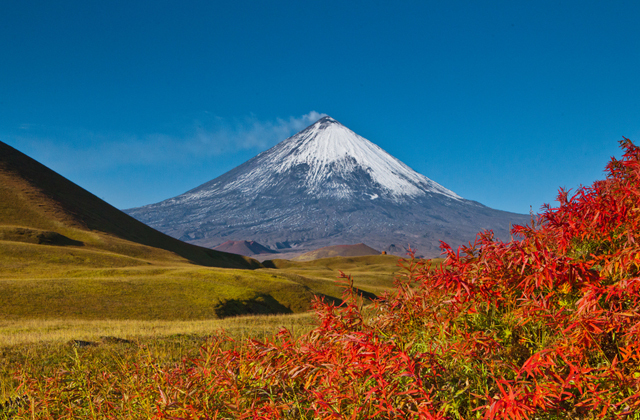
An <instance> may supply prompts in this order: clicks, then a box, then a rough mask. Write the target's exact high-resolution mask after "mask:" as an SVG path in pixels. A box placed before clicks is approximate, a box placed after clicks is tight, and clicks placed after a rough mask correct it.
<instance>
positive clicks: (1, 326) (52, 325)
mask: <svg viewBox="0 0 640 420" xmlns="http://www.w3.org/2000/svg"><path fill="white" fill-rule="evenodd" d="M314 325H315V318H314V315H313V313H311V312H306V313H302V314H291V315H253V316H240V317H231V318H224V319H207V320H190V321H139V320H85V319H47V320H41V319H22V320H14V321H0V348H2V347H10V346H16V345H25V344H29V345H41V344H46V343H69V342H72V341H73V340H82V341H88V342H96V343H100V342H102V341H104V340H105V339H104V337H117V338H120V339H126V340H140V339H145V340H146V339H162V338H163V337H167V336H172V335H180V334H186V335H197V336H207V335H211V334H214V333H216V332H220V331H226V333H228V334H229V335H230V336H231V337H234V338H243V337H259V336H265V335H270V334H272V333H274V332H277V331H278V330H279V329H280V328H287V329H289V330H290V331H292V332H293V333H294V334H298V333H303V332H307V331H309V330H310V329H311V328H313V326H314ZM107 341H108V339H107Z"/></svg>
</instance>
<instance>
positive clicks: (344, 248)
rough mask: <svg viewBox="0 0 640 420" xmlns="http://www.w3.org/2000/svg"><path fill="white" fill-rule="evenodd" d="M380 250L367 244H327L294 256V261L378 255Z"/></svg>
mask: <svg viewBox="0 0 640 420" xmlns="http://www.w3.org/2000/svg"><path fill="white" fill-rule="evenodd" d="M378 254H380V251H376V250H375V249H373V248H371V247H370V246H367V245H365V244H362V243H360V244H355V245H333V246H325V247H324V248H319V249H316V250H315V251H309V252H307V253H305V254H302V255H300V256H298V257H295V258H293V261H311V260H317V259H320V258H331V257H361V256H364V255H378ZM396 258H397V257H396Z"/></svg>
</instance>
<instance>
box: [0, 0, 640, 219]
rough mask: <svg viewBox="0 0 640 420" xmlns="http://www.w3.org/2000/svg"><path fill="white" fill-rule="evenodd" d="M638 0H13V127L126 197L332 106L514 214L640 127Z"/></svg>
mask: <svg viewBox="0 0 640 420" xmlns="http://www.w3.org/2000/svg"><path fill="white" fill-rule="evenodd" d="M639 18H640V2H635V1H600V2H594V1H557V0H556V1H516V2H514V1H446V2H444V1H438V2H436V1H397V2H383V1H372V0H369V1H346V2H345V1H323V2H314V1H308V2H301V1H269V2H266V1H234V2H221V1H189V2H177V1H134V2H131V1H109V2H96V1H87V0H84V1H64V2H50V1H29V0H22V1H17V0H16V1H13V0H9V1H4V2H2V5H0V63H2V64H0V140H1V141H4V142H6V143H8V144H9V145H11V146H13V147H15V148H17V149H18V150H20V151H22V152H24V153H26V154H28V155H30V156H32V157H33V158H35V159H37V160H39V161H40V162H42V163H44V164H45V165H47V166H49V167H50V168H52V169H54V170H56V171H58V172H59V173H61V174H62V175H64V176H66V177H67V178H69V179H70V180H72V181H74V182H75V183H77V184H79V185H81V186H82V187H84V188H86V189H88V190H89V191H91V192H93V193H94V194H96V195H98V196H99V197H101V198H103V199H105V200H106V201H108V202H109V203H111V204H113V205H115V206H116V207H119V208H128V207H134V206H140V205H144V204H149V203H153V202H157V201H160V200H163V199H166V198H169V197H172V196H175V195H178V194H180V193H183V192H185V191H187V190H189V189H191V188H194V187H196V186H197V185H199V184H201V183H203V182H206V181H208V180H211V179H213V178H215V177H217V176H218V175H221V174H222V173H224V172H226V171H228V170H230V169H232V168H233V167H235V166H237V165H239V164H241V163H242V162H244V161H246V160H247V159H249V158H251V157H253V156H254V155H256V154H257V153H259V152H261V151H263V150H266V149H267V148H269V147H271V146H273V145H275V144H276V143H277V142H279V141H281V140H284V139H285V138H286V137H287V136H289V135H291V134H294V133H295V132H296V131H298V130H299V129H301V128H304V127H305V126H306V125H308V124H310V123H312V122H313V119H314V118H315V117H316V116H317V115H319V114H320V113H323V114H328V115H331V116H332V117H334V118H335V119H337V120H338V121H340V122H342V123H343V124H344V125H346V126H347V127H349V128H351V129H352V130H353V131H355V132H356V133H358V134H360V135H362V136H364V137H365V138H367V139H369V140H371V141H373V142H374V143H376V144H378V145H379V146H381V147H382V148H383V149H385V150H386V151H388V152H389V153H391V154H392V155H394V156H396V157H397V158H399V159H400V160H402V161H403V162H405V163H406V164H408V165H409V166H410V167H412V168H413V169H415V170H416V171H418V172H420V173H422V174H424V175H426V176H427V177H429V178H431V179H433V180H434V181H436V182H438V183H440V184H442V185H443V186H445V187H446V188H449V189H451V190H453V191H455V192H456V193H458V194H459V195H461V196H463V197H465V198H469V199H473V200H477V201H479V202H481V203H483V204H486V205H488V206H491V207H494V208H498V209H502V210H509V211H514V212H520V213H528V212H529V209H530V208H533V210H534V211H537V210H539V209H540V206H541V205H542V204H543V203H553V201H554V200H555V196H556V194H557V190H558V188H559V187H566V188H575V187H577V186H578V185H580V184H585V185H588V184H591V183H592V182H593V181H594V180H596V179H601V178H603V176H604V174H603V170H604V166H605V165H606V163H607V162H608V160H609V158H610V157H611V156H620V151H619V148H618V140H620V139H621V138H622V136H625V137H628V138H631V140H634V141H636V142H637V143H640V77H639V76H638V74H640V70H639V69H640V29H639V27H640V25H638V20H639Z"/></svg>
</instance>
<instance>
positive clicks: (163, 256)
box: [0, 142, 260, 269]
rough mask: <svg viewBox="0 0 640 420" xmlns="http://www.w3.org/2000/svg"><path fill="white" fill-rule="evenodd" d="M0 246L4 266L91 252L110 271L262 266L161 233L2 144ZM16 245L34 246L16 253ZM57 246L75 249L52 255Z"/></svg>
mask: <svg viewBox="0 0 640 420" xmlns="http://www.w3.org/2000/svg"><path fill="white" fill-rule="evenodd" d="M0 241H1V242H0V258H2V260H4V259H5V258H4V257H5V255H7V254H11V255H12V256H15V255H16V253H19V252H21V251H22V252H24V253H25V255H29V256H33V254H34V253H36V254H37V253H39V254H42V255H43V258H47V257H46V255H48V254H51V253H53V254H56V255H58V254H60V253H63V254H67V255H69V254H70V253H73V252H79V253H81V254H86V253H87V252H88V253H90V254H91V259H94V260H100V259H102V258H104V262H105V264H106V265H111V264H113V263H114V262H115V260H121V261H122V262H123V263H125V265H129V262H130V259H131V258H141V259H151V260H154V261H163V262H190V263H193V264H198V265H205V266H212V267H227V268H247V269H249V268H257V267H259V266H260V264H259V263H258V262H257V261H255V260H253V259H250V258H246V257H242V256H238V255H233V254H227V253H223V252H217V251H213V250H209V249H206V248H201V247H197V246H193V245H189V244H186V243H184V242H181V241H178V240H177V239H174V238H172V237H170V236H167V235H165V234H163V233H161V232H158V231H157V230H155V229H152V228H150V227H148V226H147V225H145V224H143V223H141V222H139V221H137V220H135V219H134V218H132V217H130V216H128V215H126V214H125V213H123V212H121V211H120V210H118V209H116V208H115V207H113V206H111V205H109V204H108V203H106V202H104V201H103V200H101V199H100V198H98V197H96V196H95V195H93V194H91V193H90V192H88V191H86V190H84V189H83V188H81V187H79V186H78V185H76V184H74V183H73V182H71V181H69V180H67V179H66V178H64V177H62V176H61V175H59V174H57V173H56V172H54V171H52V170H50V169H49V168H47V167H45V166H44V165H42V164H40V163H38V162H36V161H35V160H33V159H31V158H30V157H28V156H26V155H24V154H23V153H21V152H19V151H17V150H16V149H14V148H12V147H11V146H9V145H7V144H5V143H2V142H0ZM7 242H11V243H12V244H10V245H8V244H7ZM16 242H20V243H23V244H28V245H30V246H25V247H22V248H21V249H18V247H16V246H15V245H14V244H15V243H16ZM43 245H46V247H43ZM34 246H35V247H38V248H37V251H34V248H33V247H34ZM56 246H63V247H75V248H77V249H76V250H74V251H68V250H67V251H61V250H53V249H50V248H52V247H56ZM121 257H123V258H121Z"/></svg>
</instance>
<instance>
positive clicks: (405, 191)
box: [224, 116, 461, 200]
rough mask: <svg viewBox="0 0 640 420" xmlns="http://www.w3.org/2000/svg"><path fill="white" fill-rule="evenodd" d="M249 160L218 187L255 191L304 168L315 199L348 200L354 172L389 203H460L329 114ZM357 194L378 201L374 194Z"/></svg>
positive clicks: (446, 191) (445, 190)
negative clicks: (440, 198)
mask: <svg viewBox="0 0 640 420" xmlns="http://www.w3.org/2000/svg"><path fill="white" fill-rule="evenodd" d="M254 160H255V162H254V164H253V165H252V169H251V170H250V171H248V172H245V173H243V174H241V175H240V176H239V177H238V178H237V179H236V180H235V181H233V182H231V183H229V184H227V185H225V186H224V189H225V190H227V191H228V190H233V189H236V190H241V191H243V192H244V193H246V194H250V193H256V192H258V191H260V190H262V189H263V188H266V187H268V186H270V185H273V184H274V183H276V182H278V181H277V179H274V175H275V176H276V177H277V176H278V175H282V174H284V173H286V172H287V171H291V170H294V169H295V168H304V169H305V175H304V180H303V184H304V185H303V186H304V188H305V189H306V191H307V192H308V193H309V194H313V195H316V196H333V197H335V198H350V197H352V196H353V194H354V193H355V191H354V188H356V189H357V186H355V185H350V183H349V182H345V181H344V180H345V179H350V177H351V178H352V177H353V174H354V173H355V172H364V173H366V174H368V176H369V177H370V179H371V180H372V181H373V182H374V183H375V184H376V185H377V186H378V188H379V189H380V190H381V192H383V193H386V195H388V196H390V198H393V199H402V198H403V197H417V196H422V195H426V194H428V193H436V194H442V195H445V196H447V197H449V198H453V199H456V200H459V199H461V197H460V196H458V195H457V194H456V193H454V192H452V191H450V190H448V189H446V188H444V187H443V186H441V185H439V184H437V183H436V182H433V181H432V180H430V179H429V178H427V177H425V176H424V175H421V174H419V173H417V172H415V171H413V170H412V169H411V168H409V167H408V166H407V165H405V164H404V163H402V162H400V161H399V160H398V159H396V158H394V157H393V156H391V155H390V154H388V153H387V152H385V151H384V150H383V149H382V148H380V147H379V146H377V145H375V144H373V143H372V142H370V141H369V140H367V139H365V138H364V137H361V136H359V135H358V134H356V133H354V132H353V131H351V130H350V129H348V128H347V127H345V126H344V125H342V124H340V123H339V122H338V121H336V120H335V119H333V118H331V117H329V116H326V117H323V118H321V119H320V120H318V121H317V122H316V123H314V124H312V125H311V126H309V127H307V128H306V129H304V130H302V131H300V132H299V133H297V134H295V135H293V136H291V137H289V138H288V139H286V140H284V141H282V142H281V143H279V144H277V145H276V146H274V147H273V148H271V149H269V150H267V151H265V152H262V153H261V154H259V155H258V156H256V157H255V158H254ZM360 193H365V194H368V195H369V196H371V197H374V196H375V197H376V198H377V197H378V194H377V193H376V192H375V191H373V192H369V191H366V192H365V191H360ZM372 199H373V198H372Z"/></svg>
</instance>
